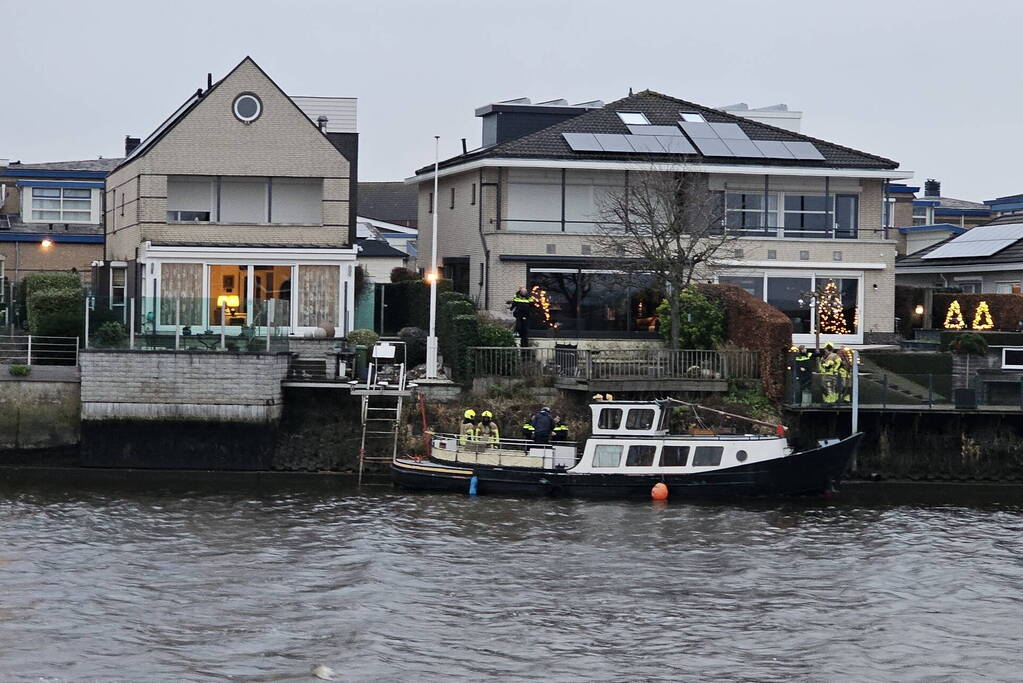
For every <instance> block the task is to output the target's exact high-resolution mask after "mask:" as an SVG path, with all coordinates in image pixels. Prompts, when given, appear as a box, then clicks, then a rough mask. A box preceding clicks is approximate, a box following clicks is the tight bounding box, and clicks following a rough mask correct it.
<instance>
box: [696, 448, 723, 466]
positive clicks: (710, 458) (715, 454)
mask: <svg viewBox="0 0 1023 683" xmlns="http://www.w3.org/2000/svg"><path fill="white" fill-rule="evenodd" d="M724 450H725V447H724V446H697V447H696V450H695V451H694V452H693V467H714V466H716V465H720V464H721V454H722V453H723V452H724Z"/></svg>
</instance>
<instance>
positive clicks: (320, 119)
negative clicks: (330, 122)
mask: <svg viewBox="0 0 1023 683" xmlns="http://www.w3.org/2000/svg"><path fill="white" fill-rule="evenodd" d="M316 126H317V127H318V128H319V129H320V132H321V133H323V132H325V131H326V130H327V117H326V116H324V115H323V114H320V115H319V116H317V117H316Z"/></svg>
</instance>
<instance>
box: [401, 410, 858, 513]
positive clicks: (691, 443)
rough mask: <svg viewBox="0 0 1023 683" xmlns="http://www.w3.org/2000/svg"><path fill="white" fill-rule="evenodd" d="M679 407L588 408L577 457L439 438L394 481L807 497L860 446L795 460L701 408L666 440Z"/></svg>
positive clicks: (557, 449)
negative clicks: (715, 422) (691, 423)
mask: <svg viewBox="0 0 1023 683" xmlns="http://www.w3.org/2000/svg"><path fill="white" fill-rule="evenodd" d="M680 403H683V402H679V401H673V400H670V399H669V400H664V401H597V402H594V403H592V404H591V405H590V410H591V417H592V436H591V438H589V439H587V441H586V443H585V445H584V447H583V449H582V451H581V452H579V451H578V449H577V447H576V444H571V443H553V444H537V443H534V442H530V441H524V440H515V439H502V440H501V441H500V442H499V443H496V444H494V443H482V442H477V441H472V440H465V439H460V438H459V437H458V436H457V435H454V434H435V435H433V438H432V441H431V443H432V449H431V453H430V456H429V459H428V460H426V461H416V460H412V459H407V458H395V460H394V462H393V463H392V468H391V469H392V476H393V478H394V481H395V482H396V483H397V484H398V485H400V486H404V487H407V488H413V489H415V488H426V489H443V490H462V491H467V490H468V489H469V486H470V484H472V485H473V488H474V490H476V491H477V492H480V493H531V494H539V495H568V496H584V497H649V495H650V490H651V488H652V487H653V486H654V485H655V484H658V483H662V484H665V485H666V486H667V487H668V489H669V491H674V492H676V493H682V495H684V496H686V497H697V496H698V497H721V496H741V495H796V494H811V493H823V492H826V491H830V490H833V489H834V487H836V486H837V485H838V483H839V482H840V481H841V479H842V476H843V474H844V471H845V468H846V465H847V464H848V461H849V459H850V458H851V456H852V454H853V453H854V451H855V448H856V445H857V444H858V442H859V439H860V435H859V434H854V435H852V436H850V437H847V438H845V439H832V440H829V441H828V442H827V443H821V444H819V446H818V448H815V449H812V450H809V451H804V452H801V453H795V452H793V449H792V448H791V447H790V446H789V444H788V440H787V439H786V438H785V430H784V427H782V426H780V425H773V424H770V423H766V422H760V421H756V420H750V419H749V418H740V419H742V420H745V421H747V422H748V423H750V424H753V425H755V427H754V429H753V430H750V431H749V432H748V433H742V434H740V433H734V432H732V431H729V432H728V433H725V432H724V431H723V430H712V429H708V428H706V427H703V426H699V425H701V424H702V422H701V421H700V418H699V415H700V413H699V410H701V409H699V407H697V406H693V404H685V403H683V405H687V406H692V407H693V408H694V413H693V414H694V416H695V419H696V421H697V425H698V426H696V427H691V428H689V429H688V430H687V431H686V432H685V433H677V434H672V433H670V426H669V423H670V420H671V414H672V408H673V407H674V406H676V405H678V404H680ZM702 410H707V409H702ZM712 412H720V411H712ZM731 417H739V416H731ZM768 428H769V429H770V433H767V434H765V433H760V432H762V431H764V430H765V429H768ZM758 430H759V431H758ZM683 492H684V493H683Z"/></svg>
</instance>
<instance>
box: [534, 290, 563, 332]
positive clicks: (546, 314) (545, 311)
mask: <svg viewBox="0 0 1023 683" xmlns="http://www.w3.org/2000/svg"><path fill="white" fill-rule="evenodd" d="M530 293H531V294H532V295H533V299H534V300H535V301H536V307H537V308H539V309H540V313H541V315H543V322H544V324H545V325H547V327H553V328H557V327H558V324H557V323H556V322H554V320H553V319H552V318H551V298H550V296H548V294H547V290H545V289H540V285H533V288H532V289H531V290H530Z"/></svg>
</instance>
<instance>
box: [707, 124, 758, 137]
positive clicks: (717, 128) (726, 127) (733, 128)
mask: <svg viewBox="0 0 1023 683" xmlns="http://www.w3.org/2000/svg"><path fill="white" fill-rule="evenodd" d="M710 127H711V128H713V129H714V132H715V133H717V134H718V137H719V138H721V139H722V140H749V136H748V135H746V133H744V132H743V131H742V128H740V127H739V124H738V123H712V124H710Z"/></svg>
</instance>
